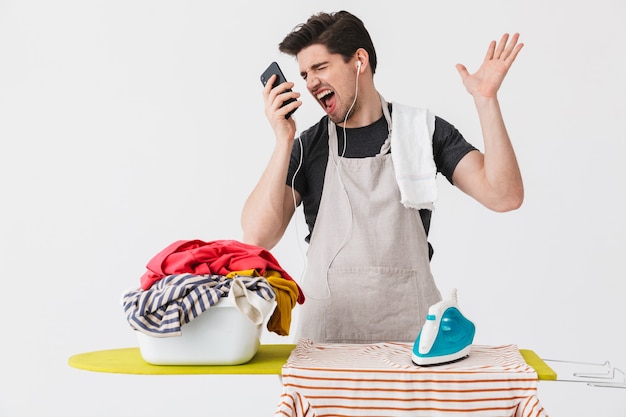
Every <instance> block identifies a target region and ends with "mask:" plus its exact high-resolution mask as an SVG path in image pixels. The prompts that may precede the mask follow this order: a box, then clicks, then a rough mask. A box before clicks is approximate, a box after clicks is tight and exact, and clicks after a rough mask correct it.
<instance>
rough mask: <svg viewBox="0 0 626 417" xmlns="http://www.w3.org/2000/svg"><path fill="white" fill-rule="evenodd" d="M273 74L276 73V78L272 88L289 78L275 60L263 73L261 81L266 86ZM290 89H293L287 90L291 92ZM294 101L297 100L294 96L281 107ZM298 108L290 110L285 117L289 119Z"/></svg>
mask: <svg viewBox="0 0 626 417" xmlns="http://www.w3.org/2000/svg"><path fill="white" fill-rule="evenodd" d="M273 74H276V80H275V81H274V84H273V85H272V88H274V87H276V86H278V85H281V84H282V83H284V82H287V79H286V78H285V75H284V74H283V72H282V71H281V70H280V67H279V66H278V63H277V62H276V61H274V62H272V63H271V64H270V66H269V67H267V69H266V70H265V71H263V73H262V74H261V83H262V84H263V86H265V85H266V84H267V81H268V80H269V79H270V77H271V76H272V75H273ZM290 91H291V89H289V90H287V91H286V92H290ZM294 101H296V100H295V99H293V98H290V99H289V100H287V101H285V102H283V105H282V106H281V107H284V106H286V105H287V104H289V103H292V102H294ZM296 110H297V109H294V110H292V111H290V112H289V113H287V114H286V115H285V119H289V117H291V115H292V114H293V112H294V111H296Z"/></svg>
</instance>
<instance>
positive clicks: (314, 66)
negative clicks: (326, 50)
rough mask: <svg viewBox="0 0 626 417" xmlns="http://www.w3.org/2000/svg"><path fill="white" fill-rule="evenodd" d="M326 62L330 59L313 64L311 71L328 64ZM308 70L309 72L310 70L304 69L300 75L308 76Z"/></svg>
mask: <svg viewBox="0 0 626 417" xmlns="http://www.w3.org/2000/svg"><path fill="white" fill-rule="evenodd" d="M326 64H328V61H324V62H318V63H317V64H313V65H311V68H310V69H309V71H310V70H316V69H318V68H319V67H321V66H324V65H326ZM307 72H308V71H302V72H301V73H300V76H301V77H302V78H304V77H305V76H306V74H307Z"/></svg>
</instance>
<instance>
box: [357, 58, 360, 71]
mask: <svg viewBox="0 0 626 417" xmlns="http://www.w3.org/2000/svg"><path fill="white" fill-rule="evenodd" d="M356 69H357V71H360V70H361V61H360V60H358V59H357V61H356Z"/></svg>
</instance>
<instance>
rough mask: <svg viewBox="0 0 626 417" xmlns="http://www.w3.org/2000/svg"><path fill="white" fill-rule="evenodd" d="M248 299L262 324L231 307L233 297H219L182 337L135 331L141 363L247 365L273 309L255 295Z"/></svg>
mask: <svg viewBox="0 0 626 417" xmlns="http://www.w3.org/2000/svg"><path fill="white" fill-rule="evenodd" d="M253 296H254V297H252V296H250V297H248V299H251V300H253V301H252V303H251V304H253V305H254V307H255V308H257V309H258V310H259V312H260V313H261V315H262V317H263V322H262V323H260V324H254V323H253V322H252V321H251V320H250V319H249V318H248V317H247V316H246V315H245V314H243V313H242V312H241V311H240V310H239V309H238V308H237V307H236V305H235V301H234V297H223V298H221V299H220V300H219V302H218V303H217V304H215V305H213V306H211V307H210V308H209V309H207V310H206V311H204V312H203V313H202V314H200V315H199V316H198V317H196V318H195V319H194V320H192V321H191V322H189V323H187V324H185V325H184V326H182V335H181V336H173V337H154V336H149V335H147V334H144V333H142V332H139V331H137V332H136V333H137V337H138V340H139V350H140V352H141V356H142V357H143V359H144V360H145V361H146V362H148V363H151V364H154V365H239V364H242V363H245V362H248V361H249V360H250V359H252V357H254V355H255V354H256V352H257V350H258V348H259V344H260V342H259V340H260V337H261V332H262V330H263V327H264V324H265V322H266V320H265V318H267V317H268V316H269V313H271V312H272V311H273V309H274V307H275V304H276V302H275V301H267V300H265V299H263V298H261V297H259V296H257V295H256V294H253Z"/></svg>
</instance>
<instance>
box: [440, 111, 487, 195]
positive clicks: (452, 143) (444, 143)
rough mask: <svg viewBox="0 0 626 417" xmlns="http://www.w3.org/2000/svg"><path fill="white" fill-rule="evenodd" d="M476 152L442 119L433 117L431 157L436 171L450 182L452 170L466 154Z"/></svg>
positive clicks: (459, 133) (451, 182)
mask: <svg viewBox="0 0 626 417" xmlns="http://www.w3.org/2000/svg"><path fill="white" fill-rule="evenodd" d="M474 150H477V149H476V148H475V147H474V146H473V145H472V144H470V143H469V142H467V141H466V140H465V138H464V137H463V135H461V132H459V131H458V130H457V129H456V128H455V127H454V126H453V125H451V124H450V123H448V122H447V121H445V120H444V119H442V118H440V117H438V116H435V131H434V132H433V157H434V158H435V164H436V165H437V171H438V172H441V173H442V174H443V175H444V176H445V177H446V178H447V179H448V181H449V182H450V184H454V183H453V181H452V175H453V174H454V170H455V168H456V166H457V164H458V163H459V161H461V159H463V157H464V156H465V155H467V154H468V152H471V151H474Z"/></svg>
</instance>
